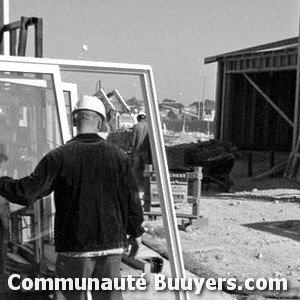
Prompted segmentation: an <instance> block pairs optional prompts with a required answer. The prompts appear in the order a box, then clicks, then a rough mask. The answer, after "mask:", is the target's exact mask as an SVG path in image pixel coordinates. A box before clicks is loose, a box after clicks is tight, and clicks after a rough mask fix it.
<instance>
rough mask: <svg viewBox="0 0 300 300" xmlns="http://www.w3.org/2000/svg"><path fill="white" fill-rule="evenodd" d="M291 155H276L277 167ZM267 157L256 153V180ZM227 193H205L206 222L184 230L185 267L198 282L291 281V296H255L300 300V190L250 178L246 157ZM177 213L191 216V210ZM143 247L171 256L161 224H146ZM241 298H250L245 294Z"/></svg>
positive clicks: (282, 182)
mask: <svg viewBox="0 0 300 300" xmlns="http://www.w3.org/2000/svg"><path fill="white" fill-rule="evenodd" d="M286 158H287V153H276V154H275V164H278V163H280V162H282V161H284V160H285V159H286ZM268 167H269V153H262V152H257V153H253V176H256V175H258V174H261V173H262V172H264V171H266V170H268ZM230 177H231V179H232V180H233V182H234V185H233V186H232V187H231V189H230V191H229V192H228V193H224V192H222V190H220V188H219V187H218V186H216V185H211V186H210V187H209V189H208V191H202V199H201V204H200V211H201V216H202V219H201V220H202V222H200V224H192V225H191V226H188V227H187V228H186V230H180V238H181V244H182V249H183V256H184V262H185V267H186V269H188V270H189V271H191V272H193V273H194V274H197V275H198V276H201V277H203V276H206V277H211V276H213V277H224V278H229V277H236V278H237V279H238V281H240V282H244V280H245V279H246V278H260V277H263V278H270V277H279V278H287V279H288V281H289V291H288V292H286V293H284V292H282V293H277V294H276V293H275V292H268V291H266V292H257V291H256V293H258V294H260V295H262V296H264V297H270V298H273V299H274V298H277V297H278V298H282V299H283V298H284V299H289V298H293V299H300V188H299V187H300V185H299V184H298V183H296V182H293V181H289V180H286V179H283V177H282V176H278V177H267V178H264V179H260V180H255V179H253V177H252V178H250V177H248V168H247V153H241V155H240V158H239V159H237V160H236V162H235V165H234V168H233V170H232V172H231V174H230ZM176 211H180V212H182V211H184V212H189V211H190V207H189V205H188V204H182V205H177V207H176ZM145 225H146V227H147V229H148V232H147V233H146V234H145V235H144V236H143V242H144V243H145V244H146V245H148V246H150V247H151V248H153V249H154V250H157V251H158V252H160V253H161V254H162V255H164V256H166V257H167V256H168V253H167V249H166V241H165V233H164V229H163V226H162V221H161V220H156V221H146V222H145ZM240 293H246V294H248V293H249V292H247V291H245V290H244V291H242V292H240Z"/></svg>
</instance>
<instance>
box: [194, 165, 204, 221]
mask: <svg viewBox="0 0 300 300" xmlns="http://www.w3.org/2000/svg"><path fill="white" fill-rule="evenodd" d="M194 172H195V173H196V174H197V179H196V180H194V182H193V197H195V199H196V201H195V202H193V208H192V214H193V215H194V216H197V218H198V217H199V216H200V198H201V181H202V167H194Z"/></svg>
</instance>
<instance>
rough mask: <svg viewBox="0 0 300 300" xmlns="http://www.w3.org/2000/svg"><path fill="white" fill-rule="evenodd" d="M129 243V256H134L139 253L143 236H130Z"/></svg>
mask: <svg viewBox="0 0 300 300" xmlns="http://www.w3.org/2000/svg"><path fill="white" fill-rule="evenodd" d="M128 243H129V254H128V256H129V257H131V258H134V257H135V256H136V255H137V252H138V250H139V248H140V245H141V243H142V241H141V238H135V237H133V236H130V237H129V238H128Z"/></svg>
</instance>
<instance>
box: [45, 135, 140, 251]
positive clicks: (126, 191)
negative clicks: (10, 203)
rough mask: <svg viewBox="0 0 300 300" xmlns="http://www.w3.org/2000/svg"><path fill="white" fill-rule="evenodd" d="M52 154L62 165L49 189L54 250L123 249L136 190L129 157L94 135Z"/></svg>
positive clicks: (71, 142) (80, 139)
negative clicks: (53, 213)
mask: <svg viewBox="0 0 300 300" xmlns="http://www.w3.org/2000/svg"><path fill="white" fill-rule="evenodd" d="M51 155H52V157H53V160H54V161H61V167H60V171H59V174H58V176H57V178H56V180H55V182H54V185H53V189H54V193H55V206H56V221H55V233H56V250H57V251H92V250H95V249H97V250H101V249H107V248H111V247H113V248H119V247H123V246H124V241H125V237H126V228H127V222H128V216H127V214H128V205H129V200H130V199H132V198H133V197H134V193H135V192H136V191H135V186H134V184H133V183H134V182H133V181H132V175H131V170H130V165H129V158H128V156H127V155H126V154H125V153H124V152H123V151H122V150H121V149H119V148H117V147H116V146H114V145H112V144H110V143H107V142H106V141H104V140H102V139H101V138H99V137H98V136H97V135H96V134H82V135H79V136H77V137H76V138H74V139H73V140H71V141H70V142H68V143H67V144H66V145H65V146H62V147H60V148H58V149H56V150H54V151H52V152H51ZM137 208H138V207H137ZM120 241H121V242H120ZM94 248H95V249H94ZM74 249H75V250H74Z"/></svg>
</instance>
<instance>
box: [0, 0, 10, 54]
mask: <svg viewBox="0 0 300 300" xmlns="http://www.w3.org/2000/svg"><path fill="white" fill-rule="evenodd" d="M8 23H9V0H0V29H1V30H2V29H3V26H4V25H6V24H8ZM1 35H2V36H1V38H0V54H4V55H9V33H8V32H3V31H2V33H1Z"/></svg>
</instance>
